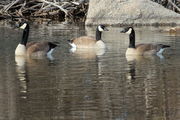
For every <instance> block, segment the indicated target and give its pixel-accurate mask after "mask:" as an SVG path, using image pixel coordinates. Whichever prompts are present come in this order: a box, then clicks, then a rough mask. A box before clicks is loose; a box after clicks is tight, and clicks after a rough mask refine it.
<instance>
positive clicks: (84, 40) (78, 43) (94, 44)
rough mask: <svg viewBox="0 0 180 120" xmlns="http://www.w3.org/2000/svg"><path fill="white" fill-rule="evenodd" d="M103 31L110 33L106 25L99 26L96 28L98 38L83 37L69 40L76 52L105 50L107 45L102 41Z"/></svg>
mask: <svg viewBox="0 0 180 120" xmlns="http://www.w3.org/2000/svg"><path fill="white" fill-rule="evenodd" d="M103 31H108V29H107V28H106V27H105V26H104V25H98V26H97V28H96V38H93V37H90V36H81V37H78V38H74V39H71V40H68V42H69V44H70V45H71V47H72V49H74V50H76V48H105V47H106V46H105V43H104V42H103V41H102V40H101V34H102V32H103Z"/></svg>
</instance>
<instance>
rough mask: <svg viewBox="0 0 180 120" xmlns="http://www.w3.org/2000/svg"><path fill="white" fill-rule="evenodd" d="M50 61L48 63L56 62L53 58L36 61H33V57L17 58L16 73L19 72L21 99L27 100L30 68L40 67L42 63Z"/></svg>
mask: <svg viewBox="0 0 180 120" xmlns="http://www.w3.org/2000/svg"><path fill="white" fill-rule="evenodd" d="M46 60H48V63H49V62H50V63H52V61H53V60H54V57H53V56H48V57H45V56H41V57H38V58H37V57H36V59H33V58H31V57H24V56H15V62H16V72H17V78H18V80H19V84H20V93H21V98H23V99H26V98H27V96H26V94H27V91H28V82H29V78H28V68H30V67H33V66H35V65H38V63H40V62H42V61H46Z"/></svg>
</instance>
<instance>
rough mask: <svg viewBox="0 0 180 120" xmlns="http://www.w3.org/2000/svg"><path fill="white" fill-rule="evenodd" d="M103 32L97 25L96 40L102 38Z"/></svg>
mask: <svg viewBox="0 0 180 120" xmlns="http://www.w3.org/2000/svg"><path fill="white" fill-rule="evenodd" d="M101 34H102V32H101V31H99V30H98V27H97V29H96V40H97V41H98V40H101Z"/></svg>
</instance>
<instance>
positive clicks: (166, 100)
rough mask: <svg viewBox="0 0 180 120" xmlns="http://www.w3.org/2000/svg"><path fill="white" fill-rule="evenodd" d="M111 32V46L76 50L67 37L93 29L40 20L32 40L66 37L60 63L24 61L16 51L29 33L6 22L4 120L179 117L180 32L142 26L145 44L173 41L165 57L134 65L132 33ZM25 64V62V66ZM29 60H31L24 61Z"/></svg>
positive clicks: (0, 49)
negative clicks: (128, 56)
mask: <svg viewBox="0 0 180 120" xmlns="http://www.w3.org/2000/svg"><path fill="white" fill-rule="evenodd" d="M109 29H110V31H109V32H105V33H104V34H103V39H104V41H105V42H106V44H107V47H108V48H107V50H106V51H105V53H104V54H103V55H100V56H97V55H96V54H97V53H95V52H92V51H89V52H83V53H82V52H77V53H70V52H69V45H68V44H67V42H66V40H67V39H70V38H72V37H77V36H81V35H84V34H88V35H93V33H94V32H95V29H94V27H93V28H86V30H85V28H84V27H83V26H76V25H62V24H58V25H57V24H56V25H49V26H45V25H33V26H31V33H30V38H29V41H32V40H33V41H39V40H42V41H43V40H49V41H59V42H60V43H61V45H60V47H58V48H57V49H56V51H55V52H54V53H53V56H54V60H49V59H47V58H42V59H26V60H23V59H20V60H21V66H17V65H16V63H15V57H14V50H15V48H16V46H17V44H18V42H19V40H20V39H21V34H22V31H21V30H17V29H16V30H15V29H12V28H11V27H7V26H6V27H5V26H4V25H1V27H0V36H1V37H0V54H1V56H0V119H1V120H179V119H180V89H179V88H180V84H179V81H180V73H179V71H180V62H179V61H180V36H178V35H170V34H168V33H162V32H159V30H160V29H162V28H154V27H141V28H136V33H137V34H136V36H137V37H136V38H137V43H140V42H143V43H150V42H153V43H164V44H169V45H171V48H170V49H168V50H166V51H165V55H164V59H160V58H159V57H157V56H152V57H147V58H138V59H137V60H136V61H133V62H127V60H126V57H125V55H124V53H125V50H126V48H127V46H128V42H129V41H128V36H127V35H125V34H120V33H119V31H120V29H121V28H118V27H110V28H109ZM23 61H24V62H25V63H23ZM23 64H24V65H23Z"/></svg>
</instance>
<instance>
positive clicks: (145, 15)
mask: <svg viewBox="0 0 180 120" xmlns="http://www.w3.org/2000/svg"><path fill="white" fill-rule="evenodd" d="M97 24H108V25H118V24H120V25H133V24H134V25H169V24H178V25H180V14H178V13H175V12H174V11H171V10H168V9H166V8H164V7H163V6H161V5H160V4H157V3H155V2H152V1H150V0H90V1H89V10H88V14H87V18H86V25H97Z"/></svg>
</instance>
